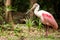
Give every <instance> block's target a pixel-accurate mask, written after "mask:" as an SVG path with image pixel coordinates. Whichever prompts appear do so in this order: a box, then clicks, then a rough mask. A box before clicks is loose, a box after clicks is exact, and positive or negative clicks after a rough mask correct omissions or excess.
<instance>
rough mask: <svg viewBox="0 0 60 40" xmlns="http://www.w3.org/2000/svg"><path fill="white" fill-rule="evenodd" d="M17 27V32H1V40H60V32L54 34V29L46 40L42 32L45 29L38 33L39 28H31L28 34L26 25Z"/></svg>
mask: <svg viewBox="0 0 60 40" xmlns="http://www.w3.org/2000/svg"><path fill="white" fill-rule="evenodd" d="M17 27H18V28H16V29H15V30H2V31H0V40H60V32H58V31H57V32H56V31H55V32H52V31H51V30H52V29H50V31H51V32H52V33H50V34H49V36H48V37H47V38H46V37H44V33H45V32H44V31H42V30H44V28H42V29H41V30H40V31H38V30H37V28H34V27H31V30H30V32H28V28H27V27H26V25H25V24H18V26H17ZM19 29H20V30H19ZM19 31H20V32H19ZM58 36H59V37H58Z"/></svg>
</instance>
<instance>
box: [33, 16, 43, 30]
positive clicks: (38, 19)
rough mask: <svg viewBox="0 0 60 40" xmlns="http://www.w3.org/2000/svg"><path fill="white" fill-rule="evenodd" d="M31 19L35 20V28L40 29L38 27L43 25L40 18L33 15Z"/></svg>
mask: <svg viewBox="0 0 60 40" xmlns="http://www.w3.org/2000/svg"><path fill="white" fill-rule="evenodd" d="M33 20H34V22H35V23H36V25H37V29H38V30H40V29H41V28H42V27H43V25H42V23H41V20H40V18H38V17H34V19H33Z"/></svg>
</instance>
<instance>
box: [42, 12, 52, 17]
mask: <svg viewBox="0 0 60 40" xmlns="http://www.w3.org/2000/svg"><path fill="white" fill-rule="evenodd" d="M42 16H44V17H48V18H51V16H50V15H48V14H44V13H43V14H42Z"/></svg>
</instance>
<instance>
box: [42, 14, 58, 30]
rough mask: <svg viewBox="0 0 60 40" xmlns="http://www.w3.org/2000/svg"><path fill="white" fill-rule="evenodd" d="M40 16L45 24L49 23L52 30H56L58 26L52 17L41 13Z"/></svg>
mask: <svg viewBox="0 0 60 40" xmlns="http://www.w3.org/2000/svg"><path fill="white" fill-rule="evenodd" d="M42 16H43V18H44V19H45V20H46V21H47V23H49V24H50V25H51V26H52V27H53V28H54V29H57V28H58V24H57V22H56V21H55V19H54V17H53V16H52V15H49V14H44V13H43V14H42Z"/></svg>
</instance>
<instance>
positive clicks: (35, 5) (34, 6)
mask: <svg viewBox="0 0 60 40" xmlns="http://www.w3.org/2000/svg"><path fill="white" fill-rule="evenodd" d="M37 6H39V4H37V3H35V4H34V5H33V7H32V8H31V9H30V10H28V11H27V12H26V14H28V13H29V12H30V11H31V10H33V9H35V8H36V7H37Z"/></svg>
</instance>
